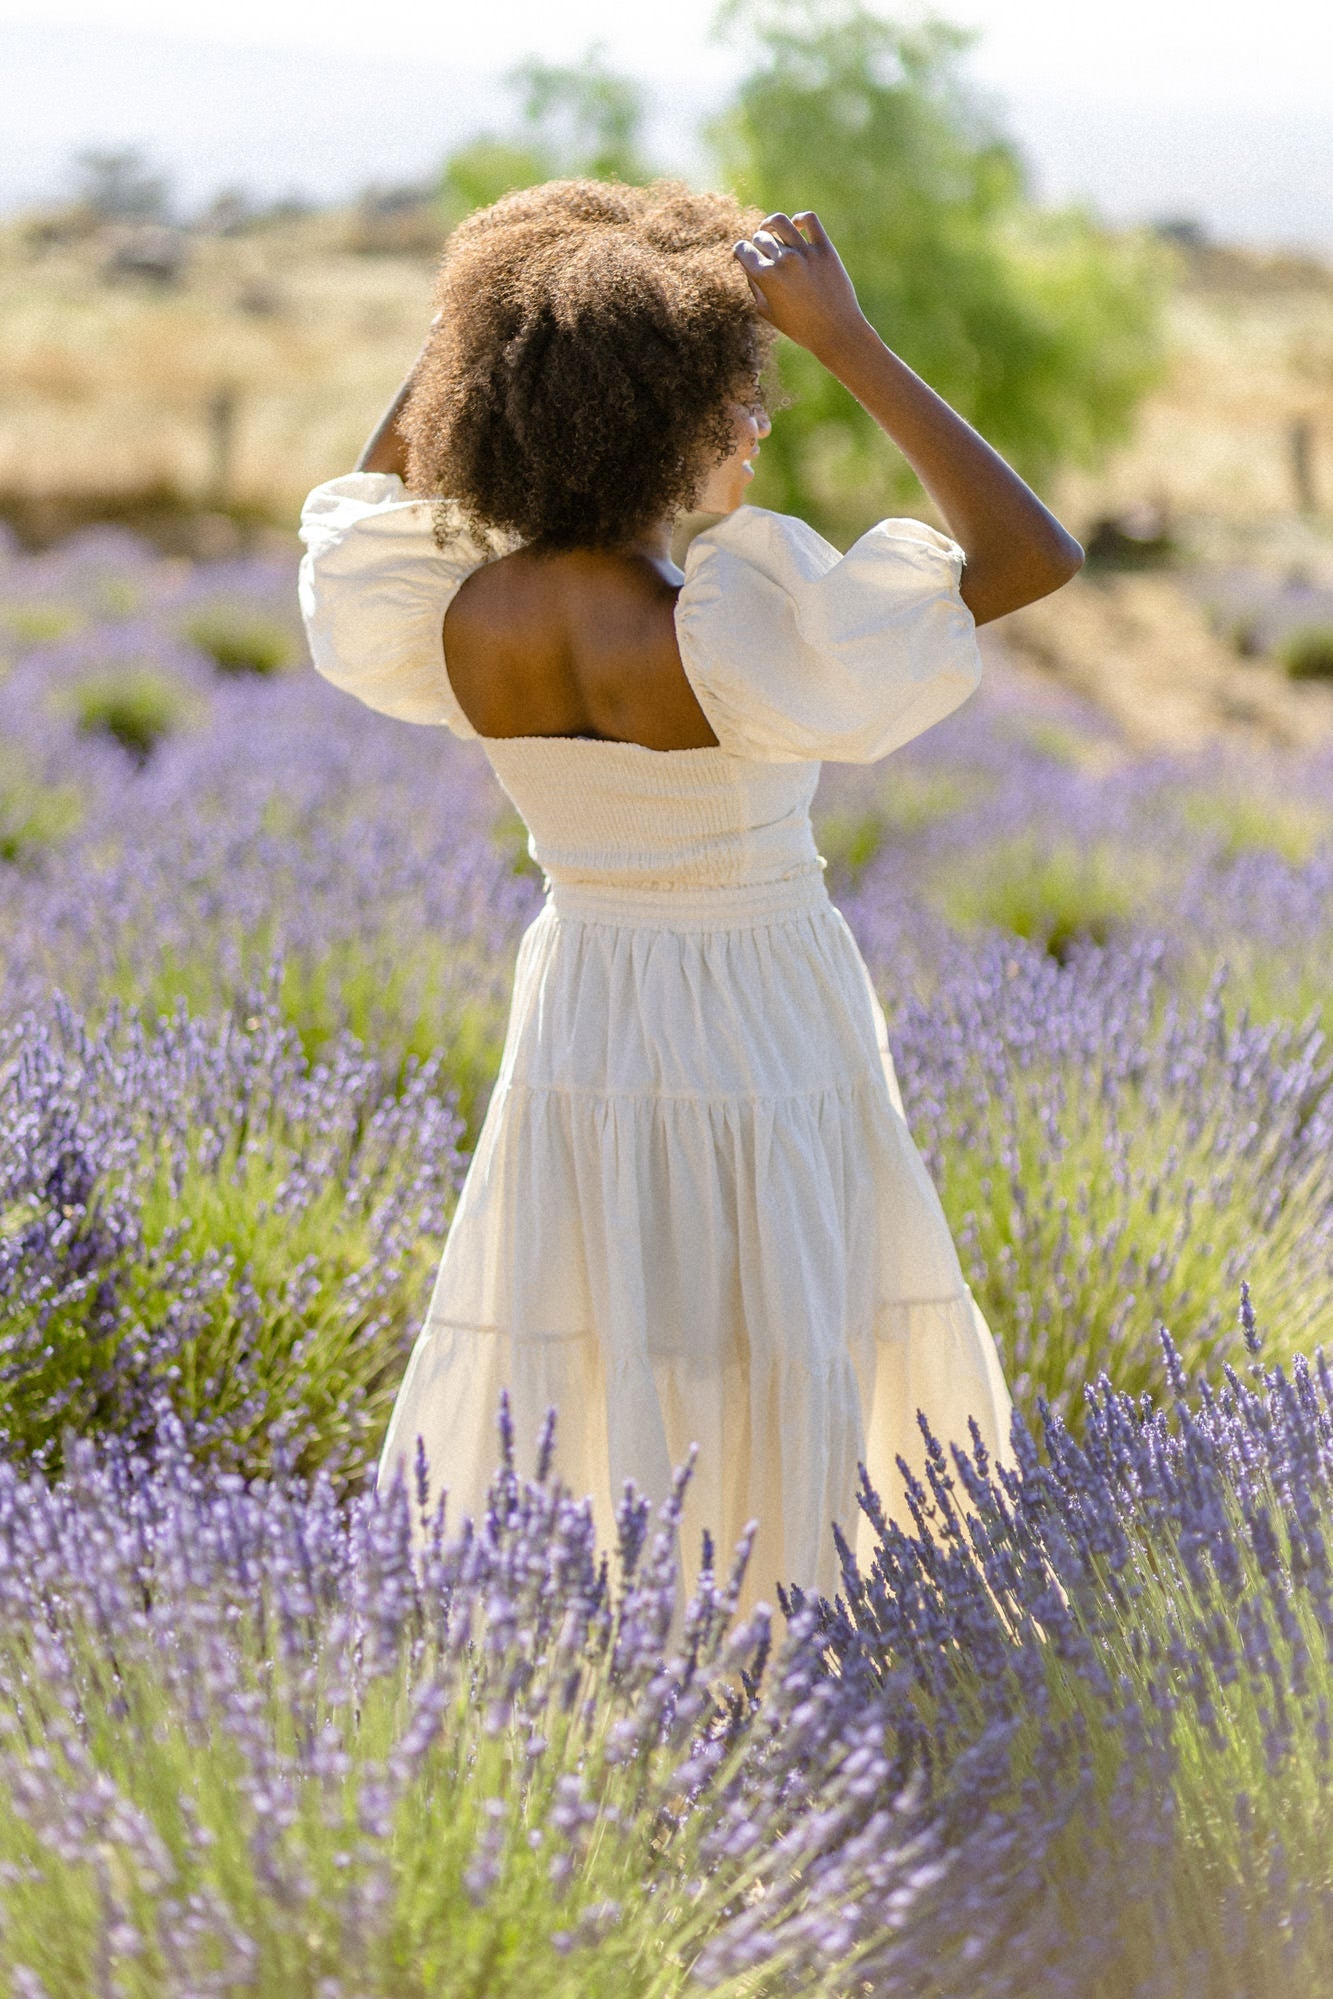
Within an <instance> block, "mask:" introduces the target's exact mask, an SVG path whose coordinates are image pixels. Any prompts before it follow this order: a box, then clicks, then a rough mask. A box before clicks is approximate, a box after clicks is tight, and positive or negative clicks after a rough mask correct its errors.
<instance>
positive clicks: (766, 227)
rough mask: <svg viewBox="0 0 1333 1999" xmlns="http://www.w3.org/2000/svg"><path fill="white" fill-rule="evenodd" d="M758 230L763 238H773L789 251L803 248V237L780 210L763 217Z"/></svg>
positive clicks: (789, 218)
mask: <svg viewBox="0 0 1333 1999" xmlns="http://www.w3.org/2000/svg"><path fill="white" fill-rule="evenodd" d="M759 230H760V232H762V233H763V234H764V235H765V236H773V237H775V238H776V239H777V241H778V242H779V243H783V244H785V245H786V247H787V248H788V249H789V250H803V249H804V248H805V238H804V236H802V234H801V232H800V230H799V229H798V228H797V227H796V224H795V223H794V222H793V221H792V219H791V217H790V215H785V214H784V213H783V211H782V210H781V209H780V208H779V209H778V210H777V211H776V212H775V213H774V214H772V215H766V216H765V217H764V219H763V221H762V222H761V223H760V225H759Z"/></svg>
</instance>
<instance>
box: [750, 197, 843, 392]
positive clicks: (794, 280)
mask: <svg viewBox="0 0 1333 1999" xmlns="http://www.w3.org/2000/svg"><path fill="white" fill-rule="evenodd" d="M733 254H734V256H735V258H736V260H737V262H738V263H739V264H740V266H741V268H742V270H743V271H744V272H745V275H746V277H747V278H748V279H749V281H750V291H751V293H752V294H753V297H754V303H755V310H756V311H757V312H758V313H759V315H760V317H761V318H762V319H766V320H767V321H768V322H769V324H770V326H776V328H777V329H778V332H779V333H785V334H786V336H787V338H788V339H789V340H794V341H795V342H796V344H797V346H798V347H808V348H809V350H810V352H811V353H812V354H814V355H817V356H818V357H819V358H821V359H823V358H824V357H825V356H826V355H827V356H828V357H830V359H831V358H832V357H833V356H834V355H835V354H836V353H837V352H838V351H839V349H840V348H841V347H843V346H845V345H846V343H847V341H848V340H849V339H854V338H855V337H856V336H857V335H864V334H865V333H866V332H868V331H869V321H868V320H867V319H866V316H865V314H864V313H863V312H862V310H861V308H860V306H859V305H858V303H857V299H856V291H855V288H854V286H853V284H852V281H851V279H850V278H849V277H848V275H847V272H846V269H845V267H844V265H843V261H842V259H841V257H840V256H839V255H838V253H837V251H836V250H835V249H834V247H833V239H832V237H831V236H830V235H829V233H828V231H827V230H826V229H825V227H824V225H823V223H822V222H821V221H820V219H819V217H818V216H817V215H816V214H815V213H814V212H813V210H809V209H807V210H805V211H803V212H802V213H801V214H799V215H783V214H781V213H780V212H779V213H778V214H776V215H768V216H765V218H764V220H763V221H762V222H761V223H760V225H759V227H758V228H757V229H756V230H755V232H754V235H753V236H752V237H747V238H744V239H743V240H742V241H741V242H739V243H738V244H737V245H736V248H735V251H734V252H733Z"/></svg>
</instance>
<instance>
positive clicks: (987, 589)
mask: <svg viewBox="0 0 1333 1999" xmlns="http://www.w3.org/2000/svg"><path fill="white" fill-rule="evenodd" d="M735 255H736V257H737V259H738V260H739V262H740V264H741V266H742V268H743V270H744V272H745V275H746V277H747V278H748V279H749V280H750V290H751V292H752V293H753V294H754V303H755V310H756V312H758V313H759V314H760V315H761V316H762V317H763V318H764V319H766V320H768V322H769V323H770V325H772V326H776V327H777V329H778V331H779V332H780V333H785V334H786V335H787V337H788V339H789V340H794V341H796V342H797V344H798V345H799V346H801V347H807V348H809V350H810V352H811V353H812V354H813V355H814V356H815V358H816V359H817V360H819V361H822V362H823V364H824V366H825V367H826V368H827V369H828V370H829V371H830V373H831V374H833V375H836V376H837V378H838V380H839V381H840V382H841V383H842V385H843V387H844V388H845V389H850V391H851V393H852V394H853V395H854V396H855V397H856V399H857V401H858V402H859V403H860V404H861V406H862V408H863V409H865V410H867V411H868V412H869V414H870V415H871V416H872V417H873V418H874V420H875V422H876V423H877V424H878V425H879V427H880V429H881V430H883V431H884V432H885V433H886V434H887V435H888V436H889V437H891V438H892V439H893V441H894V443H895V444H896V445H897V446H898V449H899V450H900V451H901V452H902V454H903V456H904V458H905V459H906V460H907V462H908V464H909V465H910V466H911V467H912V470H913V471H914V472H915V473H916V475H917V477H918V479H919V480H920V481H921V483H922V485H923V486H924V487H925V489H926V491H927V492H928V493H929V494H930V497H931V499H932V500H934V502H935V504H936V506H937V507H938V508H939V510H940V513H941V515H942V516H943V518H944V521H945V523H946V524H947V526H948V529H949V532H950V534H951V535H953V537H954V539H955V540H956V541H958V542H959V543H960V544H961V546H962V549H963V554H964V557H965V558H966V563H965V567H964V570H963V575H962V580H961V583H960V585H959V588H960V592H961V595H962V598H963V602H964V603H965V604H966V605H967V607H968V609H969V610H970V611H971V613H972V616H973V618H974V619H975V620H976V622H977V624H979V625H984V624H985V623H987V621H988V620H989V619H991V618H999V617H1003V615H1004V614H1005V612H1006V611H1015V610H1017V609H1018V608H1019V606H1020V605H1023V604H1030V603H1032V602H1033V600H1034V599H1035V598H1037V597H1044V596H1046V594H1047V593H1048V592H1049V591H1051V590H1058V589H1059V587H1060V585H1061V584H1062V583H1066V582H1068V580H1069V578H1070V577H1071V576H1072V575H1073V574H1074V572H1075V571H1076V570H1077V569H1078V568H1079V567H1080V566H1081V564H1082V561H1083V550H1082V549H1081V548H1080V547H1079V545H1078V543H1077V542H1076V541H1075V540H1074V537H1073V535H1071V534H1070V533H1068V531H1067V530H1066V529H1065V528H1063V527H1061V525H1060V523H1059V521H1058V520H1056V518H1055V516H1054V514H1052V513H1050V512H1049V511H1048V510H1047V508H1045V507H1044V506H1043V505H1042V503H1041V501H1040V500H1039V499H1038V498H1037V495H1036V494H1035V493H1034V492H1033V491H1032V488H1031V487H1030V486H1028V485H1026V484H1025V482H1024V481H1023V480H1022V479H1020V478H1019V476H1018V474H1017V472H1015V471H1014V470H1013V468H1012V467H1011V466H1009V465H1006V464H1005V462H1004V460H1003V458H1001V457H1000V455H999V453H998V452H997V451H994V450H992V448H991V446H990V445H989V444H987V442H986V440H985V439H984V438H983V437H980V436H978V434H977V432H976V431H975V430H973V428H972V426H971V425H970V424H969V423H967V422H965V421H964V419H963V418H962V417H961V416H959V414H958V412H957V411H956V410H953V409H950V407H949V405H948V403H946V402H945V401H944V399H943V398H942V397H941V396H937V395H936V393H935V391H934V390H933V389H932V388H931V387H930V386H929V385H928V384H927V383H926V382H923V381H922V379H921V377H920V376H919V375H916V374H914V373H913V372H912V370H911V369H910V368H909V367H908V366H907V363H906V362H905V361H901V360H899V358H898V356H897V355H896V354H894V353H892V352H891V351H890V349H889V348H887V347H886V346H885V344H884V342H883V341H882V340H881V339H880V337H879V335H878V333H876V331H875V329H874V327H873V326H872V325H871V324H870V321H869V320H868V319H867V318H866V316H865V314H864V313H863V312H862V310H861V308H860V306H859V305H858V304H857V299H856V292H855V289H854V287H853V285H852V281H851V279H850V278H849V277H848V275H847V273H846V271H845V270H844V268H843V264H842V259H841V258H840V257H839V255H838V253H837V251H836V250H835V249H834V247H833V243H832V240H831V239H830V237H829V234H828V231H827V230H826V229H825V228H824V226H823V224H822V223H821V222H820V220H819V217H818V216H817V215H814V214H811V213H810V212H809V211H808V210H807V211H806V212H805V213H803V214H800V215H797V216H794V217H793V216H788V215H781V214H779V215H770V216H767V217H766V218H765V220H764V222H763V223H762V224H761V226H760V227H759V228H758V229H756V230H755V232H754V235H753V237H752V238H751V239H750V240H748V241H746V242H741V243H738V244H737V245H736V249H735Z"/></svg>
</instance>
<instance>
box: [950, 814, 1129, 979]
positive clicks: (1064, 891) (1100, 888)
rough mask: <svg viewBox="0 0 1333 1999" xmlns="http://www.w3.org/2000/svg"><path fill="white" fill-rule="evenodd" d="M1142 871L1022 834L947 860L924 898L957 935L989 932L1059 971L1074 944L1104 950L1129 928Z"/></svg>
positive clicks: (1114, 857)
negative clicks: (1015, 940)
mask: <svg viewBox="0 0 1333 1999" xmlns="http://www.w3.org/2000/svg"><path fill="white" fill-rule="evenodd" d="M1144 867H1145V863H1144V862H1143V861H1142V860H1139V859H1138V858H1137V857H1131V856H1129V855H1127V854H1125V853H1124V852H1123V851H1121V850H1118V849H1116V848H1114V847H1110V846H1104V845H1089V846H1084V845H1083V844H1081V843H1080V842H1079V841H1076V840H1072V839H1065V838H1061V837H1059V836H1056V837H1054V838H1051V839H1049V840H1048V839H1045V838H1043V837H1042V836H1041V835H1040V834H1034V833H1023V834H1018V835H1016V836H1014V837H1012V838H1011V839H1008V840H1005V841H1002V842H998V843H996V844H995V845H992V846H989V847H977V848H976V849H974V850H968V851H966V852H964V853H962V854H959V855H953V856H950V858H949V859H948V860H947V861H946V862H944V863H942V864H941V865H940V866H939V867H938V868H937V869H936V871H935V873H934V876H933V878H932V880H931V883H930V891H929V892H930V895H931V899H932V900H933V902H934V903H935V905H936V907H937V908H939V909H940V910H941V912H942V913H943V914H944V915H945V916H946V917H947V918H948V920H949V921H950V922H951V923H953V924H956V925H957V926H958V927H959V928H960V929H963V930H973V929H977V928H980V927H981V926H983V925H988V924H989V925H994V926H996V927H997V928H999V929H1001V930H1007V931H1009V932H1010V933H1011V934H1012V935H1013V936H1015V937H1021V938H1023V939H1024V941H1025V942H1027V943H1030V944H1036V945H1038V946H1039V947H1040V949H1041V950H1043V951H1046V952H1048V953H1049V954H1050V956H1051V957H1052V958H1056V959H1058V960H1059V961H1060V962H1061V963H1064V961H1065V960H1066V959H1067V958H1068V956H1069V953H1070V951H1071V950H1072V949H1073V947H1074V945H1075V944H1076V943H1079V942H1092V943H1095V944H1106V943H1109V942H1110V940H1111V939H1112V938H1113V937H1115V936H1116V935H1118V934H1119V933H1120V932H1121V931H1123V930H1124V929H1125V928H1126V927H1127V926H1128V924H1129V921H1130V919H1131V918H1132V917H1133V915H1134V914H1135V912H1136V910H1137V908H1138V906H1139V904H1140V902H1141V900H1142V895H1143V884H1142V876H1143V873H1144Z"/></svg>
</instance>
